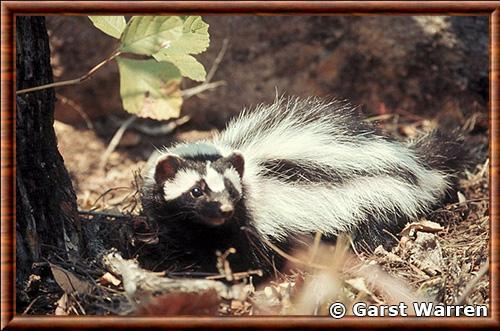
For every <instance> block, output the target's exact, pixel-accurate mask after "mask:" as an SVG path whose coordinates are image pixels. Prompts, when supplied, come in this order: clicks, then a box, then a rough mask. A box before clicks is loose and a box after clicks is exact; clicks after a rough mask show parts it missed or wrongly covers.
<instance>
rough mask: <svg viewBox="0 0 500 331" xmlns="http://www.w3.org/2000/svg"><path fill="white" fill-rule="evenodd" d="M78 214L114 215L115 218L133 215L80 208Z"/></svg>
mask: <svg viewBox="0 0 500 331" xmlns="http://www.w3.org/2000/svg"><path fill="white" fill-rule="evenodd" d="M78 214H82V215H92V216H104V217H113V218H131V217H132V216H130V215H124V214H114V213H107V212H104V211H95V210H79V211H78Z"/></svg>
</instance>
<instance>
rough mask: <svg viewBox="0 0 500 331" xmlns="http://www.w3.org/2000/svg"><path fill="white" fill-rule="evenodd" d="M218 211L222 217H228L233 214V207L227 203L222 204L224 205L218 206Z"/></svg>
mask: <svg viewBox="0 0 500 331" xmlns="http://www.w3.org/2000/svg"><path fill="white" fill-rule="evenodd" d="M219 211H220V213H221V215H222V217H224V218H229V217H231V216H233V213H234V208H233V206H231V205H229V204H224V205H221V206H220V208H219Z"/></svg>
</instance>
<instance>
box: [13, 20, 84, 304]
mask: <svg viewBox="0 0 500 331" xmlns="http://www.w3.org/2000/svg"><path fill="white" fill-rule="evenodd" d="M16 65H17V72H16V75H17V76H16V77H17V89H18V90H19V89H23V88H27V87H33V86H39V85H43V84H47V83H50V82H52V68H51V66H50V50H49V43H48V36H47V31H46V28H45V19H44V18H43V17H33V16H32V17H22V16H17V17H16ZM16 105H17V113H16V160H17V165H16V218H17V223H16V264H17V275H16V286H17V289H18V291H17V300H18V305H17V306H18V307H17V309H18V311H19V306H20V304H21V305H22V301H23V300H22V297H20V296H22V291H21V290H20V289H21V288H22V284H23V283H24V281H25V280H26V279H27V277H29V275H30V274H31V268H32V263H33V262H36V261H40V260H41V259H42V258H47V257H49V256H50V254H53V253H56V254H58V255H59V256H61V257H63V258H65V259H69V260H73V259H76V258H78V257H79V256H80V254H81V253H82V251H83V249H82V247H83V246H82V245H83V242H84V241H83V240H82V231H81V227H80V223H79V219H78V216H77V207H76V195H75V192H74V190H73V187H72V185H71V180H70V178H69V175H68V172H67V171H66V168H65V167H64V162H63V159H62V157H61V155H60V154H59V151H58V150H57V140H56V136H55V133H54V129H53V122H54V118H53V115H54V91H53V89H47V90H42V91H37V92H33V93H27V94H22V95H19V96H17V98H16Z"/></svg>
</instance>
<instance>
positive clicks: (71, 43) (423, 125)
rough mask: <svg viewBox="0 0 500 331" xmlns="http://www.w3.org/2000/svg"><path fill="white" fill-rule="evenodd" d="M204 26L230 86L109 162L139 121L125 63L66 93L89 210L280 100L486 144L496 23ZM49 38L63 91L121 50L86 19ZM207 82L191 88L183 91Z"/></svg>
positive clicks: (68, 147) (70, 138)
mask: <svg viewBox="0 0 500 331" xmlns="http://www.w3.org/2000/svg"><path fill="white" fill-rule="evenodd" d="M203 19H204V21H205V22H207V23H208V24H209V25H210V27H209V33H210V39H211V42H210V47H209V49H208V50H207V51H206V52H204V53H202V54H200V55H197V56H196V58H197V59H198V60H199V61H200V62H202V63H203V64H204V66H205V68H206V69H207V71H208V70H209V69H210V68H211V67H212V66H213V65H214V62H217V61H216V58H217V55H218V54H221V49H224V50H225V52H223V56H222V58H221V60H220V63H218V65H217V70H216V72H215V75H214V77H213V79H212V81H224V82H225V85H224V86H219V87H217V88H216V89H213V90H208V91H205V92H203V93H200V94H197V95H195V96H193V97H191V98H189V99H187V100H185V102H184V104H183V106H182V116H181V117H182V120H181V121H179V120H177V121H175V120H174V121H169V122H162V123H159V122H156V123H155V122H154V121H152V120H142V119H141V120H136V121H134V123H133V124H132V125H130V126H129V127H128V129H127V130H126V132H125V134H124V135H123V137H122V139H121V140H120V142H119V144H118V146H117V147H116V148H113V151H112V153H110V154H109V155H107V153H105V151H106V149H107V148H108V146H109V143H110V140H111V138H112V137H113V135H114V133H115V132H116V130H117V129H118V128H120V127H121V126H122V125H123V123H124V122H125V121H126V120H127V118H129V117H130V116H131V115H130V114H128V113H126V112H124V111H123V109H122V104H121V100H120V94H119V88H120V86H119V75H118V68H117V65H116V63H114V62H113V63H110V64H108V65H107V66H106V67H104V68H103V69H102V70H100V71H98V72H97V73H96V74H95V75H94V76H93V77H92V79H90V80H89V81H86V82H84V83H82V84H81V85H78V86H70V87H66V88H60V89H57V91H56V96H57V103H56V115H55V117H56V123H55V127H56V133H57V135H58V140H59V148H60V150H61V153H62V154H63V157H64V159H65V163H66V167H67V168H68V170H69V172H70V174H71V176H72V179H73V182H74V186H75V190H76V192H77V195H78V199H79V204H80V206H81V207H82V208H84V209H85V208H86V207H89V206H94V207H95V205H96V203H97V204H98V203H100V202H102V203H105V204H106V205H107V206H110V205H113V201H117V202H120V203H123V195H124V194H130V192H129V191H130V190H127V189H126V188H130V187H131V186H133V182H134V176H133V172H134V171H140V169H141V168H143V167H144V165H145V162H146V161H147V159H148V157H149V155H150V154H151V152H152V151H153V150H154V148H155V147H161V146H162V145H166V144H169V143H171V142H172V141H175V140H178V139H184V140H194V139H199V138H205V137H210V136H211V135H212V134H213V133H214V130H220V129H222V128H223V127H224V125H225V123H226V122H227V120H228V119H229V118H231V117H232V116H235V115H237V114H238V113H239V112H240V111H241V110H242V109H244V108H245V107H247V108H248V107H252V106H254V105H256V104H258V103H267V102H272V101H273V99H274V98H275V96H276V93H277V92H278V93H280V94H286V95H298V96H321V97H335V98H339V99H347V100H349V101H350V102H351V103H352V104H353V105H356V106H358V107H359V109H360V111H362V112H363V113H364V114H365V115H366V117H367V118H368V120H370V121H374V122H375V121H376V122H377V123H379V125H380V127H381V128H382V129H383V130H385V131H387V132H388V133H389V134H391V135H394V136H397V137H398V138H412V137H414V136H416V135H417V134H418V133H419V132H420V131H423V130H427V129H429V128H432V127H436V126H445V127H450V128H457V127H462V128H465V129H466V131H467V132H468V133H469V134H470V139H473V140H474V142H475V143H477V144H478V145H483V146H485V148H486V146H487V140H488V136H487V133H488V99H489V77H488V74H489V73H488V69H489V57H488V56H489V33H488V24H489V21H488V17H487V16H207V17H204V18H203ZM47 28H48V32H49V39H50V44H51V51H52V59H51V60H52V66H53V71H54V80H55V81H60V80H67V79H72V78H76V77H79V76H81V75H83V74H85V73H86V72H87V71H88V70H89V69H90V68H92V67H93V66H94V65H96V64H97V63H99V62H100V61H102V60H103V59H104V58H105V57H106V56H108V55H109V54H110V53H111V52H112V51H113V49H114V47H115V46H116V40H114V39H113V38H111V37H109V36H107V35H105V34H104V33H102V32H101V31H99V30H98V29H96V28H95V27H94V26H93V25H92V24H91V22H90V21H89V19H88V18H87V17H76V16H48V17H47ZM224 45H226V46H224ZM197 84H199V83H195V82H193V81H190V80H189V79H184V80H183V83H182V88H183V89H187V88H190V87H192V86H195V85H197ZM165 127H167V128H168V130H161V128H165ZM158 128H160V129H158ZM167 131H170V132H167ZM103 155H105V160H103ZM112 188H113V189H112ZM121 188H123V190H122V189H121ZM110 189H112V190H110ZM107 191H109V192H108V193H106V194H105V195H104V196H103V192H107ZM98 199H99V201H100V202H96V200H98Z"/></svg>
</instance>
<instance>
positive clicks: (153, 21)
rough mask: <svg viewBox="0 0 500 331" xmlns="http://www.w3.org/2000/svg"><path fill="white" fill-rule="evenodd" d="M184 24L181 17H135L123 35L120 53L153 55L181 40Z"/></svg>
mask: <svg viewBox="0 0 500 331" xmlns="http://www.w3.org/2000/svg"><path fill="white" fill-rule="evenodd" d="M183 24H184V21H183V20H182V19H181V18H180V17H179V16H134V17H132V19H131V20H130V21H129V22H128V24H127V27H126V28H125V31H124V32H123V34H122V37H121V47H120V51H122V52H131V53H136V54H144V55H152V54H154V53H156V52H158V51H159V50H160V49H162V48H164V47H170V45H171V44H172V41H174V40H177V39H179V38H180V36H181V35H182V33H183V28H182V27H183Z"/></svg>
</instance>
